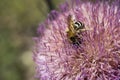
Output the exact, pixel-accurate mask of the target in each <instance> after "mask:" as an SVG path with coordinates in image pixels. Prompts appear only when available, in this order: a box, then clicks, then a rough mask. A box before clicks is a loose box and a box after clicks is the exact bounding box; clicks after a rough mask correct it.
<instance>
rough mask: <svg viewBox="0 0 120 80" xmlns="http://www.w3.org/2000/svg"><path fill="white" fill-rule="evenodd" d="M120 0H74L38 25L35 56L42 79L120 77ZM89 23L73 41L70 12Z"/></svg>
mask: <svg viewBox="0 0 120 80" xmlns="http://www.w3.org/2000/svg"><path fill="white" fill-rule="evenodd" d="M119 4H120V1H119V0H115V1H104V0H103V1H98V0H96V1H95V2H90V1H85V2H82V1H80V0H72V1H71V2H70V3H68V2H66V3H65V4H63V5H61V6H60V10H59V11H55V10H53V11H52V12H51V13H50V14H49V15H48V18H47V20H46V21H45V22H44V23H43V24H41V25H40V26H39V28H38V35H39V36H38V37H35V38H34V40H35V42H36V44H35V47H34V51H33V59H34V61H35V63H36V77H37V78H39V79H40V80H120V6H119ZM69 15H72V16H74V17H75V20H76V21H80V22H82V23H84V25H85V29H86V30H85V31H84V32H83V33H81V34H79V35H78V36H81V38H82V40H81V43H80V44H79V45H75V44H72V42H70V41H69V38H68V36H67V33H66V29H67V28H68V26H69V21H68V16H69Z"/></svg>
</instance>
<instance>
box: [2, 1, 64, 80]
mask: <svg viewBox="0 0 120 80" xmlns="http://www.w3.org/2000/svg"><path fill="white" fill-rule="evenodd" d="M49 1H50V2H49ZM63 2H64V0H0V80H37V79H35V78H34V74H35V64H34V62H33V61H32V47H33V44H34V42H33V40H32V37H33V36H36V30H37V27H38V25H39V23H40V22H42V21H44V20H45V18H46V17H47V14H48V13H49V12H50V10H51V9H57V7H58V5H59V4H61V3H63ZM50 3H51V4H50Z"/></svg>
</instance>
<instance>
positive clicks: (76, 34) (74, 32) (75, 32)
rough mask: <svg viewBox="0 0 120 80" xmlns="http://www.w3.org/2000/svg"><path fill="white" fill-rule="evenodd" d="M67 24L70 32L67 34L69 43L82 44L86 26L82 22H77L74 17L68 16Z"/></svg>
mask: <svg viewBox="0 0 120 80" xmlns="http://www.w3.org/2000/svg"><path fill="white" fill-rule="evenodd" d="M67 24H68V30H67V31H66V32H67V37H68V39H69V41H70V42H71V43H72V44H75V45H79V44H81V39H82V38H81V33H82V32H83V31H85V25H84V24H83V23H82V22H80V21H75V19H73V17H72V15H69V16H68V19H67Z"/></svg>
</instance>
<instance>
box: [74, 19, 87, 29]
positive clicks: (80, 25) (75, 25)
mask: <svg viewBox="0 0 120 80" xmlns="http://www.w3.org/2000/svg"><path fill="white" fill-rule="evenodd" d="M84 28H85V26H84V24H83V23H82V22H80V21H76V22H75V23H74V29H75V30H80V29H84Z"/></svg>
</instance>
